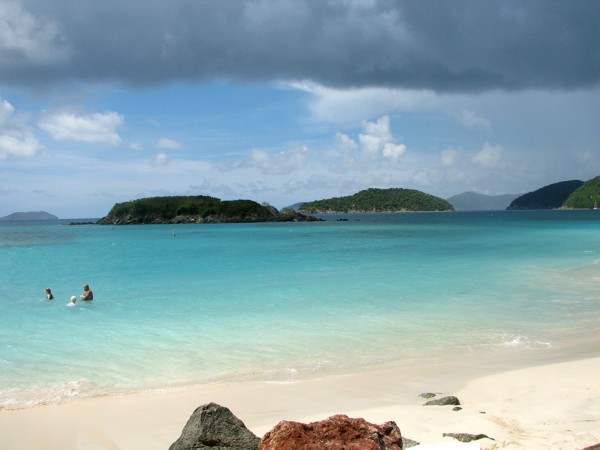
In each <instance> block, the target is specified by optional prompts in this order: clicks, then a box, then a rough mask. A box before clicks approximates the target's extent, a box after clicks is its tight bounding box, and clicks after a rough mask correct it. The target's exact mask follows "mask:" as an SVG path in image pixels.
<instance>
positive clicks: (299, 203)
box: [283, 202, 306, 211]
mask: <svg viewBox="0 0 600 450" xmlns="http://www.w3.org/2000/svg"><path fill="white" fill-rule="evenodd" d="M304 203H306V202H298V203H294V204H293V205H290V206H286V207H285V208H283V209H293V210H294V211H298V210H299V209H300V207H301V206H302V205H304Z"/></svg>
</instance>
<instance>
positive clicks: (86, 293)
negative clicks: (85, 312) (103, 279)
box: [81, 284, 94, 302]
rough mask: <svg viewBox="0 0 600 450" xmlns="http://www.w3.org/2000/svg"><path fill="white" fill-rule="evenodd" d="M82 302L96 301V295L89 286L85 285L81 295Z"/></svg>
mask: <svg viewBox="0 0 600 450" xmlns="http://www.w3.org/2000/svg"><path fill="white" fill-rule="evenodd" d="M81 300H83V301H84V302H88V301H90V300H94V293H93V292H92V291H91V289H90V285H89V284H84V285H83V294H81Z"/></svg>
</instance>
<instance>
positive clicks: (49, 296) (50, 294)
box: [46, 288, 54, 300]
mask: <svg viewBox="0 0 600 450" xmlns="http://www.w3.org/2000/svg"><path fill="white" fill-rule="evenodd" d="M53 298H54V295H52V291H51V290H50V288H46V300H52V299H53Z"/></svg>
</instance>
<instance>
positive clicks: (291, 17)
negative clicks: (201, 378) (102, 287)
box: [0, 0, 600, 218]
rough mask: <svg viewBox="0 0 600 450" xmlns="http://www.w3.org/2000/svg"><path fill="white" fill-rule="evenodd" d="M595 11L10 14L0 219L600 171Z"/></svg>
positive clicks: (599, 11)
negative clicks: (159, 201)
mask: <svg viewBox="0 0 600 450" xmlns="http://www.w3.org/2000/svg"><path fill="white" fill-rule="evenodd" d="M598 24H600V2H598V1H596V0H589V1H588V0H571V1H564V0H558V1H555V0H528V1H522V0H514V1H512V0H499V1H493V2H492V1H490V2H487V1H480V0H449V1H444V0H426V1H408V0H407V1H402V0H395V1H387V0H381V1H374V0H320V1H316V0H252V1H250V0H248V1H244V0H218V1H216V0H214V1H213V0H211V1H207V0H169V1H163V0H128V1H126V2H123V1H122V0H103V1H102V2H82V1H81V0H59V1H53V2H48V1H47V0H20V1H13V0H0V216H5V215H8V214H10V213H12V212H20V211H42V210H43V211H47V212H49V213H52V214H55V215H57V216H59V217H60V218H96V217H102V216H105V215H106V214H107V213H108V211H109V210H110V208H111V207H112V206H113V205H114V204H115V203H118V202H123V201H129V200H133V199H137V198H143V197H154V196H165V195H210V196H213V197H217V198H220V199H222V200H233V199H251V200H255V201H257V202H259V203H264V202H265V203H269V204H271V205H273V206H275V207H277V208H282V207H285V206H288V205H292V204H295V203H297V202H303V201H312V200H317V199H323V198H329V197H337V196H344V195H351V194H354V193H356V192H358V191H360V190H362V189H367V188H370V187H377V188H390V187H395V188H407V189H417V190H420V191H423V192H426V193H429V194H432V195H436V196H439V197H442V198H448V197H451V196H453V195H456V194H460V193H462V192H466V191H475V192H479V193H482V194H489V195H500V194H519V193H525V192H530V191H533V190H536V189H539V188H541V187H543V186H545V185H548V184H551V183H556V182H559V181H566V180H573V179H579V180H582V181H586V180H588V179H591V178H593V177H595V176H597V175H600V27H599V26H598Z"/></svg>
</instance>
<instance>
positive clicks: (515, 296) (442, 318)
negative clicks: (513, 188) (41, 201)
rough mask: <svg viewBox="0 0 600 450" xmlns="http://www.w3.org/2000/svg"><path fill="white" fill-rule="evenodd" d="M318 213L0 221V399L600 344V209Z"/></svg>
mask: <svg viewBox="0 0 600 450" xmlns="http://www.w3.org/2000/svg"><path fill="white" fill-rule="evenodd" d="M323 217H324V218H325V219H326V220H325V221H323V222H312V223H265V224H211V225H208V224H202V225H192V224H189V225H142V226H114V227H111V226H96V225H77V226H69V225H66V223H68V221H57V222H48V223H47V222H32V223H0V286H2V289H1V290H0V308H1V311H2V313H1V315H0V409H14V408H25V407H29V406H33V405H38V404H46V403H56V402H62V401H65V400H68V399H71V398H79V397H87V396H99V395H112V394H122V393H129V392H138V391H144V390H153V389H168V388H173V387H178V386H187V385H196V384H203V383H213V382H221V381H238V380H259V381H268V382H293V381H295V380H299V379H304V378H310V377H320V376H327V375H328V374H334V373H347V372H352V371H359V370H367V369H369V368H372V367H379V366H382V365H389V364H410V363H412V364H414V363H418V362H419V361H423V360H428V361H435V360H436V359H448V358H452V355H463V356H464V355H473V357H474V358H476V357H479V356H480V355H484V354H490V353H494V352H502V354H504V355H508V357H510V356H511V354H512V352H514V354H515V355H517V354H518V355H519V356H520V357H522V356H523V355H525V359H529V358H534V359H535V358H536V357H539V356H540V355H542V357H544V356H543V355H548V357H551V356H552V355H563V356H564V353H565V352H573V351H575V352H576V353H577V354H578V355H579V356H585V355H586V354H588V353H594V352H596V353H595V354H597V353H598V352H599V351H600V347H599V346H598V338H597V336H596V335H597V329H598V323H599V321H600V289H599V288H598V287H599V286H600V266H599V265H598V263H599V261H600V211H498V212H455V213H400V214H352V215H340V216H323ZM338 219H345V220H341V221H340V220H338ZM346 219H347V220H346ZM84 283H89V285H90V287H91V289H92V290H93V292H94V301H93V302H89V303H84V302H81V301H78V302H77V304H76V305H75V306H74V307H69V306H67V304H68V303H69V298H70V297H71V296H72V295H76V296H77V298H79V295H80V294H81V293H82V292H83V291H82V286H83V284H84ZM46 287H50V288H51V289H52V291H53V293H54V295H55V299H54V300H52V301H47V300H45V299H44V298H45V293H44V289H45V288H46ZM574 349H575V350H574Z"/></svg>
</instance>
